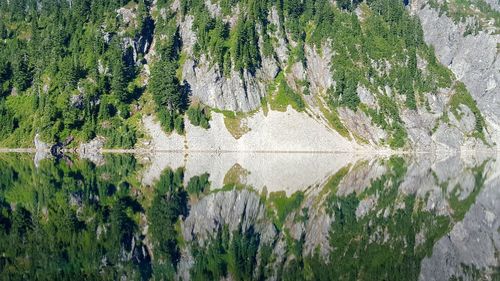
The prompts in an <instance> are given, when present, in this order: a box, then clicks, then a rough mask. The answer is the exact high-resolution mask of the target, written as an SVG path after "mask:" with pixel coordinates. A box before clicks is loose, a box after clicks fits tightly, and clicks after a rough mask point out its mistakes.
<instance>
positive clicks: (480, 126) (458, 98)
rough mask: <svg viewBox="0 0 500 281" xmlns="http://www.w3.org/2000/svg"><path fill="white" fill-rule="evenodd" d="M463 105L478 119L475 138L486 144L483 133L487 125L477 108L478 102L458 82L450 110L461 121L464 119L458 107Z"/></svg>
mask: <svg viewBox="0 0 500 281" xmlns="http://www.w3.org/2000/svg"><path fill="white" fill-rule="evenodd" d="M461 104H463V105H465V106H467V107H468V108H469V109H470V110H471V111H472V113H473V114H474V117H475V118H476V127H475V131H474V133H473V136H474V137H476V138H479V139H481V140H482V141H483V142H484V143H486V138H485V136H484V131H483V130H484V127H485V125H486V124H485V121H484V118H483V115H482V114H481V111H480V110H479V108H478V107H477V104H476V101H475V100H474V99H473V98H472V96H471V95H470V94H469V92H468V91H467V89H466V88H465V85H464V84H463V83H461V82H458V83H457V84H456V85H455V94H453V96H452V97H451V99H450V110H451V112H452V113H453V115H455V117H456V118H457V119H458V120H460V119H461V117H462V116H461V114H460V113H459V110H458V107H459V105H461Z"/></svg>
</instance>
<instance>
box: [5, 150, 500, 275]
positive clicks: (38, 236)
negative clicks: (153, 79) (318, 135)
mask: <svg viewBox="0 0 500 281" xmlns="http://www.w3.org/2000/svg"><path fill="white" fill-rule="evenodd" d="M94 162H95V163H94ZM94 162H91V161H88V160H80V159H78V158H77V157H76V156H69V157H68V158H66V159H61V160H55V159H44V160H41V161H38V160H37V161H36V163H35V162H34V161H33V155H30V154H0V280H68V279H73V280H149V279H154V280H172V279H178V280H220V279H225V280H269V279H270V280H499V279H500V166H499V163H498V161H497V160H496V159H494V158H489V157H471V156H467V157H466V156H451V157H437V156H433V155H421V156H417V157H411V158H410V157H397V156H392V157H385V158H369V157H358V156H353V155H345V154H338V155H336V154H311V155H309V154H219V155H211V154H194V155H182V154H162V155H156V156H154V157H150V158H144V157H137V158H135V157H134V156H132V155H125V154H115V155H104V157H103V158H97V159H94Z"/></svg>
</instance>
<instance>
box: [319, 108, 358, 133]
mask: <svg viewBox="0 0 500 281" xmlns="http://www.w3.org/2000/svg"><path fill="white" fill-rule="evenodd" d="M318 105H319V109H320V111H321V113H323V116H325V118H326V120H328V123H329V124H330V125H331V126H332V128H333V129H334V130H335V131H337V133H339V134H340V135H341V136H343V137H344V138H347V139H349V140H350V139H351V136H350V135H349V131H348V130H347V128H346V127H345V126H344V124H343V123H342V121H341V120H340V117H339V115H338V114H337V109H335V108H334V109H331V110H330V109H327V108H326V107H325V106H324V105H323V102H322V101H321V100H319V99H318Z"/></svg>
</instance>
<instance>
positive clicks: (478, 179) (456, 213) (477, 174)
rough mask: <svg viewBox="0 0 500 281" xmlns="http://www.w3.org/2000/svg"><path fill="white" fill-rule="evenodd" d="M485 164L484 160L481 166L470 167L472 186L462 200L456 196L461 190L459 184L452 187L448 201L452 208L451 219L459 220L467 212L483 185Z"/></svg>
mask: <svg viewBox="0 0 500 281" xmlns="http://www.w3.org/2000/svg"><path fill="white" fill-rule="evenodd" d="M485 166H486V162H484V163H483V164H482V165H481V166H478V167H475V168H473V169H472V172H473V174H474V188H473V190H472V192H471V193H470V194H469V195H468V196H467V197H466V198H465V199H464V200H460V199H459V198H458V197H459V192H460V191H461V187H460V184H458V185H457V186H455V188H454V189H453V191H452V193H451V198H450V201H449V202H450V207H451V208H452V209H453V219H455V221H461V220H462V219H463V218H464V216H465V213H467V211H468V210H469V208H470V206H472V204H473V203H474V202H475V201H476V197H477V195H478V194H479V191H480V190H481V188H482V187H483V185H484V181H485V177H484V167H485Z"/></svg>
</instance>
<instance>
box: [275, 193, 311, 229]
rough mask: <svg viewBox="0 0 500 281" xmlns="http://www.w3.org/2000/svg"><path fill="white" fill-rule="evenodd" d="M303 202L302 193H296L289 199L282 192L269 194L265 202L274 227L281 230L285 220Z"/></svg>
mask: <svg viewBox="0 0 500 281" xmlns="http://www.w3.org/2000/svg"><path fill="white" fill-rule="evenodd" d="M303 200H304V192H301V191H297V192H295V193H294V194H292V195H291V196H290V197H287V196H286V193H285V192H284V191H279V192H271V193H270V194H269V196H268V198H267V200H266V205H267V208H266V210H267V211H268V212H269V215H270V216H271V217H272V218H273V219H274V223H275V225H276V226H277V227H278V228H279V229H282V228H283V224H284V223H285V219H286V218H287V216H288V215H289V214H290V213H291V212H292V211H294V210H296V209H298V208H299V207H300V205H301V204H302V201H303Z"/></svg>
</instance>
